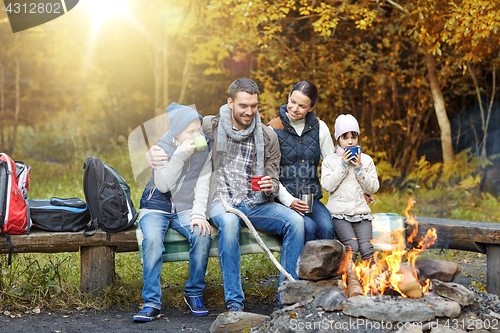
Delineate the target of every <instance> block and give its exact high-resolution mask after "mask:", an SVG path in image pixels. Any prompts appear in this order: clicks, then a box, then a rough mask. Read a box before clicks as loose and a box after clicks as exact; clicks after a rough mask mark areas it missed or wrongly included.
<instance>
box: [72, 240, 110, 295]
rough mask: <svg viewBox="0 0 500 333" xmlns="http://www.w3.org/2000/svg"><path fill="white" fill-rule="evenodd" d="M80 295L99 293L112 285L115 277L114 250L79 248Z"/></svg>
mask: <svg viewBox="0 0 500 333" xmlns="http://www.w3.org/2000/svg"><path fill="white" fill-rule="evenodd" d="M80 262H81V276H80V288H81V291H82V293H92V295H93V296H98V295H99V293H100V292H101V291H102V290H104V289H106V287H108V286H110V285H111V284H112V283H113V279H114V276H115V248H114V247H112V246H81V247H80Z"/></svg>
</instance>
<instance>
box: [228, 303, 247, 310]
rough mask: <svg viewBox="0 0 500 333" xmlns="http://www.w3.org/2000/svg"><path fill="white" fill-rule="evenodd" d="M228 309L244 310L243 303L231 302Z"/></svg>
mask: <svg viewBox="0 0 500 333" xmlns="http://www.w3.org/2000/svg"><path fill="white" fill-rule="evenodd" d="M227 309H228V311H232V312H242V311H243V304H240V303H238V302H230V303H228V304H227Z"/></svg>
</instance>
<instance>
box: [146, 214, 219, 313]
mask: <svg viewBox="0 0 500 333" xmlns="http://www.w3.org/2000/svg"><path fill="white" fill-rule="evenodd" d="M190 223H191V210H188V211H184V212H182V213H179V214H169V213H161V212H149V213H147V214H146V215H144V217H142V218H141V220H140V222H139V224H140V226H141V230H142V233H143V235H144V240H143V241H142V260H143V267H142V281H143V283H144V287H143V288H142V298H143V300H144V306H149V307H152V308H155V309H158V310H160V309H161V286H160V276H161V265H162V263H163V260H162V253H163V251H164V250H165V247H164V245H163V240H164V239H165V234H166V233H167V230H168V228H173V229H174V230H176V231H178V232H180V233H181V234H182V235H183V236H184V237H186V238H187V239H188V241H189V245H190V249H189V278H188V280H187V281H186V284H185V285H184V293H185V294H186V296H202V294H203V290H204V289H205V286H206V282H205V272H206V270H207V263H208V254H209V252H210V243H211V242H212V237H211V236H210V235H208V234H207V235H206V236H203V233H202V234H201V235H200V236H198V232H199V229H198V226H195V227H194V232H193V233H191V230H190V229H189V225H190Z"/></svg>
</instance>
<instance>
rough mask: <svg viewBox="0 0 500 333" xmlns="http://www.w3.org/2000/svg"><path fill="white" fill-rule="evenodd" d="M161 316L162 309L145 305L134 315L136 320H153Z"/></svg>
mask: <svg viewBox="0 0 500 333" xmlns="http://www.w3.org/2000/svg"><path fill="white" fill-rule="evenodd" d="M158 318H160V310H158V309H155V308H150V307H149V306H145V307H143V308H142V310H141V311H139V313H138V314H136V315H135V316H134V320H135V321H151V320H155V319H158Z"/></svg>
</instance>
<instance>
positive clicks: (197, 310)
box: [184, 296, 208, 316]
mask: <svg viewBox="0 0 500 333" xmlns="http://www.w3.org/2000/svg"><path fill="white" fill-rule="evenodd" d="M184 302H186V304H187V305H188V306H189V309H190V310H191V313H192V314H193V315H195V316H206V315H208V310H207V308H206V307H205V305H203V298H201V296H184Z"/></svg>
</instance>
